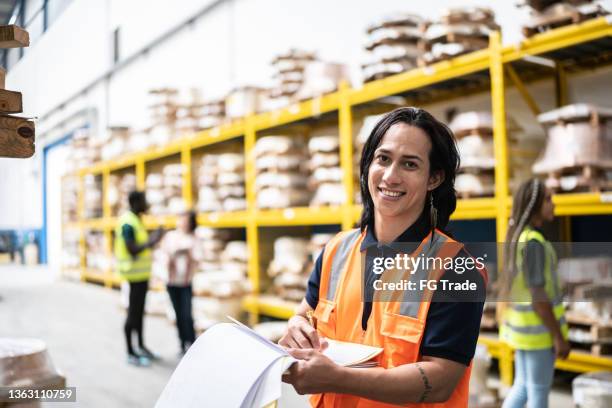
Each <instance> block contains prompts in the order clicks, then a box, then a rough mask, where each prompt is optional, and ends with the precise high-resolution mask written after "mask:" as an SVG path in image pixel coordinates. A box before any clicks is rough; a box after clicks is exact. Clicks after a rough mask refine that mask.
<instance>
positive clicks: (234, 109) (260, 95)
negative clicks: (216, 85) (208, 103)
mask: <svg viewBox="0 0 612 408" xmlns="http://www.w3.org/2000/svg"><path fill="white" fill-rule="evenodd" d="M266 94H267V90H266V89H263V88H260V87H256V86H240V87H237V88H234V89H232V90H231V91H230V92H229V93H228V95H227V96H226V97H225V115H226V117H227V118H228V119H230V120H234V119H242V118H245V117H247V116H249V115H253V114H255V113H258V112H260V111H261V110H262V103H263V101H264V99H265V96H266Z"/></svg>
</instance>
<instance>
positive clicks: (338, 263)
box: [326, 229, 361, 300]
mask: <svg viewBox="0 0 612 408" xmlns="http://www.w3.org/2000/svg"><path fill="white" fill-rule="evenodd" d="M360 235H361V231H359V230H358V229H356V230H353V231H351V232H349V233H348V234H346V235H345V236H344V237H343V238H342V241H341V242H340V244H339V245H338V249H336V252H335V253H334V257H333V259H332V265H331V274H330V280H329V287H328V288H327V297H326V299H327V300H334V297H335V296H336V288H337V286H338V281H339V280H340V276H341V275H342V270H343V269H344V265H345V263H346V258H347V257H348V254H349V252H350V250H351V248H353V245H354V244H355V241H357V238H359V236H360Z"/></svg>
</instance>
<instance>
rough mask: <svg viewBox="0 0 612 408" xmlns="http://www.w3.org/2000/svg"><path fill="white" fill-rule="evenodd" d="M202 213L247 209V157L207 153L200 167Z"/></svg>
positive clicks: (199, 186)
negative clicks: (245, 167)
mask: <svg viewBox="0 0 612 408" xmlns="http://www.w3.org/2000/svg"><path fill="white" fill-rule="evenodd" d="M197 180H198V204H197V208H198V211H199V212H219V211H241V210H245V209H246V199H245V188H244V156H243V155H241V154H237V153H223V154H207V155H205V156H203V157H202V161H201V162H200V166H199V168H198V170H197Z"/></svg>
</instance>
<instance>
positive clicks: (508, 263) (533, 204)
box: [500, 178, 546, 300]
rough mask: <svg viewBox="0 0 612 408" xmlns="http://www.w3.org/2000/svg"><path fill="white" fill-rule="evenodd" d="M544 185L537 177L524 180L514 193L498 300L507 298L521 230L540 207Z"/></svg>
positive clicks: (514, 271) (544, 189) (543, 195)
mask: <svg viewBox="0 0 612 408" xmlns="http://www.w3.org/2000/svg"><path fill="white" fill-rule="evenodd" d="M545 194H546V186H545V185H544V183H543V182H542V181H541V180H539V179H537V178H532V179H529V180H527V181H524V182H523V183H521V185H520V186H519V188H518V190H517V191H516V193H515V194H514V198H513V201H512V216H511V217H510V221H509V223H508V231H507V232H506V242H505V244H504V263H503V265H504V268H503V270H502V275H501V279H500V289H501V293H500V300H504V299H508V296H509V295H510V290H511V288H512V282H513V281H514V277H515V276H516V274H517V267H516V248H517V245H518V239H519V236H520V235H521V232H523V230H524V229H525V227H526V226H527V224H528V223H529V221H530V220H531V218H532V217H533V215H534V214H537V213H538V212H539V211H540V209H541V208H542V204H543V203H544V197H545Z"/></svg>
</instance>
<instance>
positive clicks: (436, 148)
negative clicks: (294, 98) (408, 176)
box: [359, 107, 459, 231]
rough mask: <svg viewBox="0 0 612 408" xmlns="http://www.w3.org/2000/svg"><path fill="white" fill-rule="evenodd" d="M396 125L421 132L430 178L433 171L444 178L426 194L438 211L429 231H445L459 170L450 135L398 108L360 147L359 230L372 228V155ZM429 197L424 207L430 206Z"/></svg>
mask: <svg viewBox="0 0 612 408" xmlns="http://www.w3.org/2000/svg"><path fill="white" fill-rule="evenodd" d="M396 123H405V124H407V125H410V126H414V127H417V128H419V129H421V130H422V131H423V132H425V134H426V135H427V136H428V137H429V140H430V141H431V150H430V152H429V175H430V176H431V175H433V174H434V173H435V172H436V171H442V172H443V174H444V180H443V181H442V183H441V184H440V185H439V186H438V187H437V188H436V189H435V190H433V191H431V192H430V193H429V194H431V195H432V196H433V202H434V207H436V208H437V217H436V218H437V222H436V225H432V226H431V228H432V229H433V228H439V229H440V230H442V231H444V229H445V228H446V226H447V224H448V220H449V219H450V216H451V214H452V213H453V212H454V211H455V208H456V207H457V196H456V192H455V175H456V173H457V170H458V169H459V153H458V151H457V146H456V144H455V137H454V136H453V132H452V131H451V130H450V129H449V128H448V126H446V125H445V124H444V123H442V122H440V121H438V120H437V119H436V118H434V117H433V116H432V115H431V114H430V113H429V112H427V111H425V110H423V109H420V108H413V107H405V108H397V109H395V110H393V111H391V112H389V113H387V114H386V115H385V116H384V117H383V118H382V119H381V120H380V121H379V122H378V123H377V124H376V126H374V129H373V130H372V133H370V136H369V137H368V140H367V141H366V142H365V145H364V146H363V152H362V154H361V161H360V162H359V187H360V189H361V198H362V202H363V211H362V213H361V220H360V223H359V226H360V228H361V230H362V231H363V229H364V228H365V227H366V226H370V228H371V227H372V226H373V225H374V202H373V201H372V196H371V195H370V190H369V188H368V173H369V171H370V165H371V164H372V160H373V159H374V152H375V151H376V149H377V148H378V145H380V142H381V141H382V139H383V137H384V136H385V134H386V133H387V131H388V130H389V129H390V128H391V126H393V125H395V124H396ZM429 194H428V196H427V200H426V203H429V199H430V195H429Z"/></svg>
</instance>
